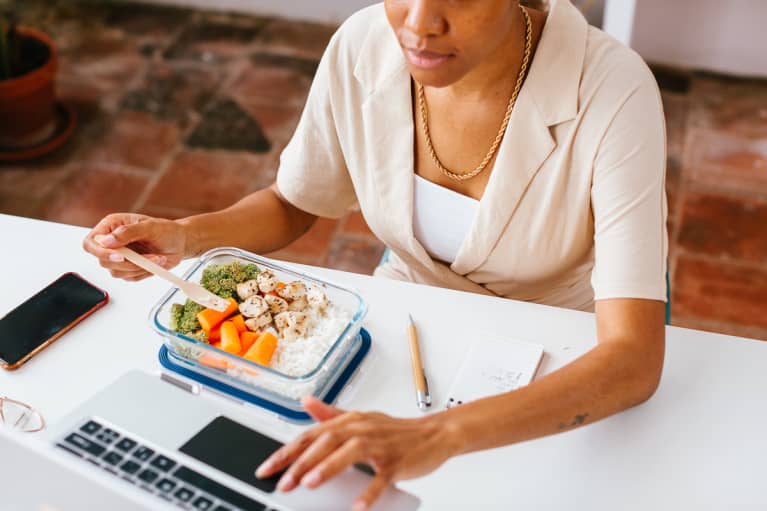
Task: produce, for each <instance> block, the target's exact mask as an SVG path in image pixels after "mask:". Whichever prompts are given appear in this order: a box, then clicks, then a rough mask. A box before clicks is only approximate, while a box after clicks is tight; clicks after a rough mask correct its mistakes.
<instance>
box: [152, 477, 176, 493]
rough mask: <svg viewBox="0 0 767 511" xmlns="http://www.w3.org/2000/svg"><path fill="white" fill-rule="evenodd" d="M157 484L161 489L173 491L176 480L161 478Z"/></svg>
mask: <svg viewBox="0 0 767 511" xmlns="http://www.w3.org/2000/svg"><path fill="white" fill-rule="evenodd" d="M155 486H157V488H158V489H159V490H160V491H164V492H166V493H167V492H169V491H173V488H175V487H176V483H175V482H174V481H171V480H170V479H161V480H160V482H159V483H157V484H156V485H155Z"/></svg>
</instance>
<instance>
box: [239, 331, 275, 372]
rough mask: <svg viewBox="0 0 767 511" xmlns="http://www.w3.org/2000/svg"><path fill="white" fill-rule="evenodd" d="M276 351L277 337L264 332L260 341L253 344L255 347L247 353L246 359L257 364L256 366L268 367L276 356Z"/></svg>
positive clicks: (259, 338)
mask: <svg viewBox="0 0 767 511" xmlns="http://www.w3.org/2000/svg"><path fill="white" fill-rule="evenodd" d="M276 349H277V337H275V336H274V334H273V333H271V332H264V333H262V334H261V335H260V336H258V339H256V342H254V343H253V346H251V347H250V349H249V350H248V352H247V353H245V357H244V358H246V359H247V360H250V361H251V362H255V363H256V364H261V365H262V366H268V365H269V362H270V361H271V360H272V355H274V350H276Z"/></svg>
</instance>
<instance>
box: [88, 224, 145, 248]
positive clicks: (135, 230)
mask: <svg viewBox="0 0 767 511" xmlns="http://www.w3.org/2000/svg"><path fill="white" fill-rule="evenodd" d="M146 235H147V228H146V226H145V225H142V222H139V223H135V224H129V225H121V226H119V227H116V228H115V229H114V230H113V231H112V232H110V233H108V234H106V235H104V236H103V237H101V238H100V239H97V240H96V241H97V242H98V243H100V244H101V245H102V246H104V247H106V248H117V247H124V246H125V245H128V244H130V243H133V242H135V241H141V240H142V239H143V238H144V237H145V236H146Z"/></svg>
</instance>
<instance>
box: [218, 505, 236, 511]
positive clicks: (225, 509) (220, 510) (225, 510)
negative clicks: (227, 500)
mask: <svg viewBox="0 0 767 511" xmlns="http://www.w3.org/2000/svg"><path fill="white" fill-rule="evenodd" d="M213 511H232V508H230V507H226V506H222V505H221V504H219V505H218V506H216V508H215V509H214V510H213Z"/></svg>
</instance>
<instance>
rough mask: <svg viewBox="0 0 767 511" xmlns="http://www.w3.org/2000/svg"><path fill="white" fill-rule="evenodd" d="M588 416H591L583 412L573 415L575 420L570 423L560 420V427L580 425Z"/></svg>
mask: <svg viewBox="0 0 767 511" xmlns="http://www.w3.org/2000/svg"><path fill="white" fill-rule="evenodd" d="M588 416H589V414H587V413H583V414H580V415H576V416H575V417H573V420H572V421H571V422H570V423H564V422H560V423H559V429H565V428H574V427H576V426H580V425H581V424H583V423H584V422H586V417H588Z"/></svg>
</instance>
